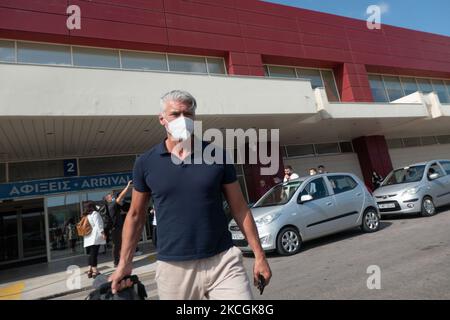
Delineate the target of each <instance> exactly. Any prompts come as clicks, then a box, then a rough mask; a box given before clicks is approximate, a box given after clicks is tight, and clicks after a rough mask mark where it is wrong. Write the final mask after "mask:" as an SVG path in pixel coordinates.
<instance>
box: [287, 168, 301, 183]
mask: <svg viewBox="0 0 450 320" xmlns="http://www.w3.org/2000/svg"><path fill="white" fill-rule="evenodd" d="M298 178H300V177H299V176H298V174H296V173H295V172H294V169H292V167H291V166H285V167H284V179H283V182H288V181H291V180H294V179H298Z"/></svg>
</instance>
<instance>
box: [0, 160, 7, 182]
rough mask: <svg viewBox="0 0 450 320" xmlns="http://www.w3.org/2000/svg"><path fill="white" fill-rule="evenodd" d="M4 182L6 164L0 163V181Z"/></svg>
mask: <svg viewBox="0 0 450 320" xmlns="http://www.w3.org/2000/svg"><path fill="white" fill-rule="evenodd" d="M1 182H6V164H4V163H0V183H1Z"/></svg>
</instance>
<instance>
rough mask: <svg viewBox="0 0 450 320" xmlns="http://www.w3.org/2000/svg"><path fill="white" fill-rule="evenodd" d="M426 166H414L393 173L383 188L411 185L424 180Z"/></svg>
mask: <svg viewBox="0 0 450 320" xmlns="http://www.w3.org/2000/svg"><path fill="white" fill-rule="evenodd" d="M424 171H425V166H424V165H420V166H413V167H405V168H402V169H397V170H394V171H391V173H389V175H388V176H387V178H386V179H385V180H384V182H383V186H389V185H393V184H402V183H411V182H418V181H420V180H422V177H423V173H424Z"/></svg>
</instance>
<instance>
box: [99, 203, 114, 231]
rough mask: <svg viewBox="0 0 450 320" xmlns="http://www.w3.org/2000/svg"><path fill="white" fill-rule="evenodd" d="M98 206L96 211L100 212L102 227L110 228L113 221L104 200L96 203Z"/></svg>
mask: <svg viewBox="0 0 450 320" xmlns="http://www.w3.org/2000/svg"><path fill="white" fill-rule="evenodd" d="M98 206H99V208H98V213H100V216H101V217H102V220H103V228H104V229H106V230H111V229H112V227H113V221H112V219H111V216H110V215H109V211H108V206H107V205H106V203H104V202H103V203H100V204H98Z"/></svg>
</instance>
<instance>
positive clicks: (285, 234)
mask: <svg viewBox="0 0 450 320" xmlns="http://www.w3.org/2000/svg"><path fill="white" fill-rule="evenodd" d="M301 245H302V239H301V238H300V235H299V233H298V231H297V229H295V228H293V227H287V228H284V229H283V230H281V231H280V233H279V234H278V237H277V251H278V253H279V254H281V255H283V256H290V255H293V254H296V253H297V252H298V251H299V250H300V247H301Z"/></svg>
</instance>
